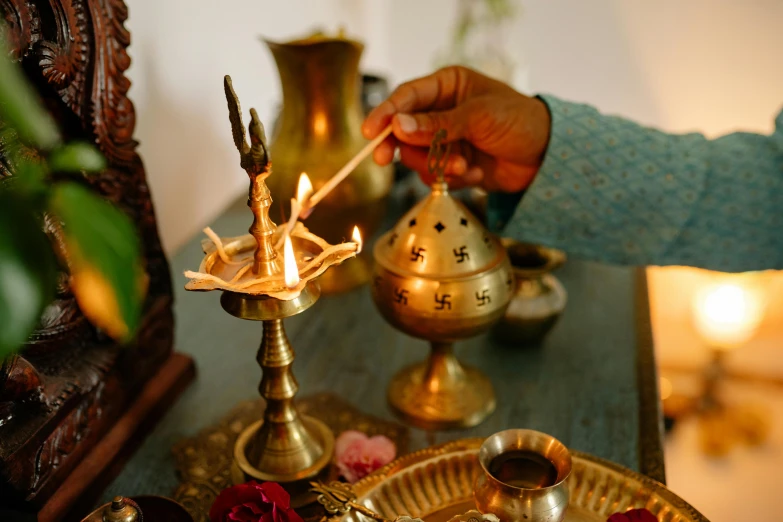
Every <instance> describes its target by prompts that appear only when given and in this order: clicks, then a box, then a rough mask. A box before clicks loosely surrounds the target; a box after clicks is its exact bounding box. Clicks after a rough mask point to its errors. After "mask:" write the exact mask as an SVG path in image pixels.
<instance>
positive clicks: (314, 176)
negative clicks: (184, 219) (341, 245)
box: [265, 38, 393, 293]
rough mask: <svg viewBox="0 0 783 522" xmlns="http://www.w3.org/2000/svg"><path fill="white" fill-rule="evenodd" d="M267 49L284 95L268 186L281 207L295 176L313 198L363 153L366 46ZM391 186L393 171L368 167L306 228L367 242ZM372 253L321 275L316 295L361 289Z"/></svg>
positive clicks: (335, 238)
mask: <svg viewBox="0 0 783 522" xmlns="http://www.w3.org/2000/svg"><path fill="white" fill-rule="evenodd" d="M265 42H266V45H267V46H268V47H269V50H270V51H271V52H272V55H273V56H274V59H275V63H276V64H277V69H278V72H279V74H280V82H281V84H282V90H283V109H282V114H281V116H280V120H279V122H278V124H277V125H276V129H275V131H274V135H273V137H272V145H271V156H272V163H273V165H274V169H275V175H274V176H270V177H269V179H268V180H267V184H268V185H269V189H270V190H271V191H272V193H273V194H276V195H277V197H278V198H280V199H283V198H288V197H289V195H290V197H293V196H294V195H295V193H296V184H297V181H298V179H299V174H300V173H302V172H306V173H307V175H308V176H309V177H310V179H311V181H312V182H313V187H314V188H315V190H318V189H319V188H320V187H321V186H322V185H323V184H324V183H326V182H327V180H329V179H330V178H331V177H332V176H333V175H334V174H335V173H336V172H337V171H338V170H339V169H340V168H341V167H342V166H343V165H345V164H346V163H347V162H348V160H350V159H351V158H352V157H353V156H354V155H355V154H356V153H357V152H358V151H359V150H360V149H361V148H362V147H363V146H364V145H365V143H366V140H365V139H364V137H363V136H362V133H361V123H362V116H363V115H362V107H361V98H360V93H359V88H360V76H359V58H360V57H361V54H362V51H363V49H364V46H363V45H362V44H361V43H359V42H356V41H352V40H347V39H342V38H317V39H305V40H294V41H290V42H286V43H276V42H271V41H268V40H266V41H265ZM392 182H393V171H392V169H391V167H380V166H378V165H376V164H375V163H373V161H372V159H371V158H368V159H366V160H365V161H363V162H362V163H361V164H360V165H359V167H357V169H356V170H355V171H354V172H353V173H352V174H351V175H350V176H348V178H347V179H345V181H343V182H342V183H341V184H340V185H339V186H338V187H337V188H336V189H335V190H333V191H332V192H331V193H330V194H329V195H328V196H327V197H326V198H325V199H323V200H322V201H321V202H320V203H319V204H318V206H317V207H316V209H315V210H314V211H313V214H312V216H311V217H310V218H309V219H308V220H307V222H306V224H307V227H308V228H310V229H311V230H312V231H313V232H315V233H316V234H318V235H319V236H321V237H323V238H324V239H326V240H327V241H329V242H330V243H337V242H339V241H341V240H343V239H347V238H349V237H350V235H351V230H352V228H353V226H354V225H358V226H359V229H360V230H361V232H362V235H363V236H364V237H365V238H367V239H369V237H370V236H371V235H372V234H373V233H374V232H375V231H376V230H377V228H378V226H379V225H380V224H381V221H382V220H383V217H384V214H385V211H386V198H387V196H388V194H389V191H390V190H391V185H392ZM285 201H286V202H287V201H288V199H286V200H285ZM285 205H286V207H287V203H285ZM370 252H371V249H369V248H368V249H365V254H363V255H362V256H360V257H358V258H356V259H355V260H351V261H348V262H346V263H345V264H343V265H341V266H339V267H336V269H334V268H333V269H332V270H329V271H327V272H326V273H325V274H324V275H323V276H321V278H320V279H319V282H320V285H321V289H322V291H324V292H326V293H335V292H340V291H344V290H349V289H351V288H354V287H356V286H358V285H361V284H364V283H366V282H367V281H368V280H369V278H370V273H371V262H370V260H369V259H368V258H367V257H365V255H369V254H370Z"/></svg>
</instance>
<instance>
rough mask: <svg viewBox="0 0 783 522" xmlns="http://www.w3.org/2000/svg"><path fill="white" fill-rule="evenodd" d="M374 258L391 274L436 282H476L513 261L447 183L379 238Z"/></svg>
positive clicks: (433, 191)
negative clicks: (479, 276) (468, 280)
mask: <svg viewBox="0 0 783 522" xmlns="http://www.w3.org/2000/svg"><path fill="white" fill-rule="evenodd" d="M374 255H375V261H376V262H377V263H378V264H379V265H381V266H382V267H384V268H385V269H387V270H389V271H391V272H395V273H398V274H400V275H410V276H415V277H424V278H428V279H435V280H453V279H462V278H471V277H475V276H477V275H479V274H481V273H484V272H487V271H490V270H492V269H493V268H495V267H497V266H498V265H500V264H503V263H507V255H506V252H505V249H504V248H503V247H502V245H501V244H500V242H499V241H498V240H497V239H496V238H495V237H494V236H493V235H492V234H490V233H489V232H488V231H487V229H486V228H485V227H484V225H483V224H482V223H481V222H480V221H479V220H478V219H477V218H476V217H475V216H473V214H472V213H471V212H470V211H469V210H468V209H467V208H466V207H465V206H464V205H463V204H462V203H460V202H459V201H457V200H456V199H454V198H453V197H451V196H450V195H449V193H448V191H447V190H446V189H445V184H444V185H443V186H441V187H438V186H437V184H436V185H435V186H434V187H433V190H432V192H431V193H430V195H429V196H428V197H427V198H425V199H424V200H422V201H421V202H419V203H418V204H417V205H416V206H415V207H414V208H413V209H411V210H410V211H409V212H408V213H407V214H405V216H404V217H403V218H402V219H401V220H400V221H399V222H398V223H397V225H396V226H395V227H394V228H393V229H392V230H391V231H390V232H387V233H386V234H385V235H384V236H383V237H382V238H381V239H379V240H378V242H377V243H376V244H375V250H374Z"/></svg>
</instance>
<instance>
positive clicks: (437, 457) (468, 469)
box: [341, 439, 709, 522]
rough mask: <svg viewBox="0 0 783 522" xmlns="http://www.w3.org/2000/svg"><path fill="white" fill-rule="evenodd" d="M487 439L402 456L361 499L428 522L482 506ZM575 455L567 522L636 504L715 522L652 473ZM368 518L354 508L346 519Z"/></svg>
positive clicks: (667, 516) (370, 479)
mask: <svg viewBox="0 0 783 522" xmlns="http://www.w3.org/2000/svg"><path fill="white" fill-rule="evenodd" d="M483 442H484V439H463V440H458V441H453V442H448V443H446V444H443V445H440V446H434V447H430V448H426V449H423V450H421V451H417V452H415V453H411V454H408V455H405V456H403V457H400V458H399V459H397V460H395V461H394V462H391V463H390V464H388V465H386V466H384V467H383V468H381V469H379V470H378V471H376V472H375V473H372V474H371V475H368V476H367V477H365V478H363V479H361V480H360V481H358V482H357V483H355V484H354V487H353V489H354V491H355V492H356V495H357V500H356V502H358V503H360V504H363V505H364V506H366V507H367V508H369V509H371V510H373V511H375V512H377V513H379V514H381V515H383V516H385V517H387V518H394V517H395V516H396V515H397V514H398V513H406V514H408V515H410V516H412V517H419V518H423V519H424V520H425V522H447V521H448V520H450V519H451V518H452V517H453V516H455V515H461V514H464V513H466V512H467V511H469V510H471V509H476V502H475V501H474V499H473V486H474V481H475V480H476V478H477V477H478V476H480V475H481V474H483V471H482V469H481V464H480V463H479V457H478V453H479V449H480V447H481V445H482V443H483ZM570 453H571V460H572V469H571V474H570V476H569V478H568V480H567V483H568V490H569V506H568V510H567V511H566V514H565V519H564V520H565V522H605V521H606V519H607V518H608V517H609V516H610V515H612V514H613V513H617V512H624V511H626V510H628V509H631V508H646V509H648V510H650V511H651V512H652V513H653V515H655V516H656V517H658V520H662V521H663V520H665V521H667V522H709V521H708V520H707V518H705V517H704V515H702V514H701V513H699V512H698V511H697V510H696V509H694V508H693V506H691V505H690V504H688V503H687V502H686V501H684V500H683V499H681V498H680V497H678V496H677V495H675V494H674V493H672V492H671V491H669V490H668V489H666V486H664V485H663V484H661V483H659V482H656V481H654V480H652V479H651V478H649V477H646V476H644V475H641V474H640V473H636V472H635V471H631V470H629V469H627V468H624V467H622V466H619V465H617V464H614V463H612V462H609V461H606V460H603V459H600V458H598V457H595V456H593V455H589V454H587V453H582V452H579V451H574V450H571V452H570ZM362 520H363V519H362V518H361V516H358V515H357V514H356V513H353V512H351V513H348V514H346V515H345V516H343V517H342V519H341V522H362ZM501 520H502V519H501Z"/></svg>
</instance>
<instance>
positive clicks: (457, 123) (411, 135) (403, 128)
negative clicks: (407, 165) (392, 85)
mask: <svg viewBox="0 0 783 522" xmlns="http://www.w3.org/2000/svg"><path fill="white" fill-rule="evenodd" d="M467 116H468V115H467V114H465V110H464V109H463V108H460V107H457V108H454V109H451V110H447V111H439V112H421V113H417V114H404V113H399V114H396V115H395V116H394V119H393V120H392V131H393V132H394V136H395V137H396V138H397V139H398V140H400V141H401V142H402V143H407V144H408V145H416V146H427V147H428V146H429V145H430V143H432V140H433V138H434V137H435V133H436V132H438V131H439V130H440V129H445V130H446V141H457V140H461V139H462V138H464V137H465V131H466V128H467V122H468V118H467Z"/></svg>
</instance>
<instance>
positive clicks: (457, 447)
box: [353, 437, 709, 522]
mask: <svg viewBox="0 0 783 522" xmlns="http://www.w3.org/2000/svg"><path fill="white" fill-rule="evenodd" d="M484 440H486V437H473V438H466V439H458V440H453V441H449V442H445V443H443V444H438V445H436V446H430V447H428V448H424V449H421V450H418V451H415V452H413V453H409V454H407V455H403V456H402V457H400V458H398V459H395V460H394V461H392V462H390V463H389V464H387V465H386V466H384V467H382V468H379V469H378V470H376V471H374V472H373V473H371V474H369V475H367V476H366V477H364V478H362V479H360V480H359V481H357V482H356V483H355V484H354V485H353V487H354V491H355V492H356V495H357V497H362V496H364V495H365V494H367V493H368V492H369V491H370V490H371V489H372V488H373V487H375V486H377V485H378V484H380V483H382V482H383V481H384V480H386V479H387V478H389V477H391V476H392V475H394V474H395V473H398V472H400V471H402V470H404V469H405V468H408V467H410V466H413V465H416V464H419V463H421V462H424V461H426V460H428V459H431V458H433V457H437V456H441V455H445V454H448V453H457V452H466V451H478V449H479V448H480V447H481V444H482V443H483V442H484ZM569 452H570V453H571V457H572V458H576V459H581V460H585V461H588V462H592V463H594V464H597V465H599V466H602V467H604V468H607V469H609V470H610V471H613V472H615V473H619V474H620V475H623V476H626V477H630V478H632V479H634V480H637V481H638V482H640V483H641V484H642V485H643V486H645V487H647V488H650V490H651V491H652V492H653V493H655V494H656V495H658V496H660V497H661V498H662V499H664V500H666V501H667V502H669V503H671V504H675V505H680V506H682V507H683V508H685V509H687V510H688V512H689V514H690V515H691V517H692V520H693V522H709V519H707V518H706V517H705V516H704V515H702V514H701V513H700V512H699V511H698V510H697V509H696V508H694V507H693V506H692V505H691V504H689V503H688V502H687V501H685V500H684V499H683V498H682V497H680V496H678V495H677V494H676V493H674V492H673V491H671V490H670V489H669V488H667V487H666V486H665V485H664V484H661V483H660V482H658V481H657V480H655V479H652V478H650V477H648V476H646V475H642V474H641V473H639V472H637V471H633V470H631V469H628V468H626V467H624V466H621V465H619V464H616V463H614V462H612V461H610V460H606V459H604V458H601V457H597V456H595V455H591V454H590V453H585V452H582V451H578V450H573V449H569Z"/></svg>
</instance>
